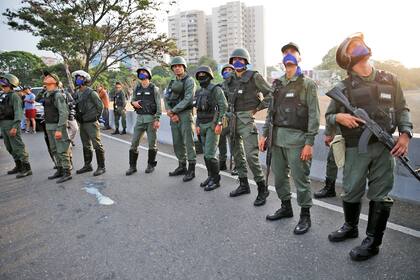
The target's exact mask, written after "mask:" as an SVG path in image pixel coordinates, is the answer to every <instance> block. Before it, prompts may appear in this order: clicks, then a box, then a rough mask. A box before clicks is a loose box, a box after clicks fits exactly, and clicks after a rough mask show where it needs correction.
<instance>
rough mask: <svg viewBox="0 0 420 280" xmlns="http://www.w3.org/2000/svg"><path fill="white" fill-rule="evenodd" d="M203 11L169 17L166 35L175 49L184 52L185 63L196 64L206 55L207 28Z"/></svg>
mask: <svg viewBox="0 0 420 280" xmlns="http://www.w3.org/2000/svg"><path fill="white" fill-rule="evenodd" d="M206 20H207V19H206V16H205V14H204V12H203V11H197V10H192V11H185V12H181V13H178V14H176V15H173V16H170V17H169V19H168V31H169V32H168V33H169V37H170V38H174V39H175V41H176V44H177V47H178V48H179V49H181V50H183V51H184V53H185V59H186V60H187V63H194V64H197V63H198V61H199V59H200V57H202V56H206V55H207V27H206Z"/></svg>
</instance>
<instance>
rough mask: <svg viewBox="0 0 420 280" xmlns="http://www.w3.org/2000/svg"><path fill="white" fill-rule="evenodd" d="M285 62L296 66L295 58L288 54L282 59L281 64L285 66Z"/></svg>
mask: <svg viewBox="0 0 420 280" xmlns="http://www.w3.org/2000/svg"><path fill="white" fill-rule="evenodd" d="M287 62H292V63H293V64H294V65H298V61H297V59H296V57H295V56H294V55H292V54H290V53H288V54H287V55H286V56H285V57H283V64H284V65H286V64H287Z"/></svg>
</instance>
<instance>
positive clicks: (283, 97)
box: [259, 43, 319, 234]
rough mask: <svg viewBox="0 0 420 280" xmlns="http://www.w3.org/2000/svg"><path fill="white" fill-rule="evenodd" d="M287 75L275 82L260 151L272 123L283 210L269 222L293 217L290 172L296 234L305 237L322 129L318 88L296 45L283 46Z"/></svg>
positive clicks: (275, 176) (273, 168) (278, 187)
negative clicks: (315, 155)
mask: <svg viewBox="0 0 420 280" xmlns="http://www.w3.org/2000/svg"><path fill="white" fill-rule="evenodd" d="M281 51H282V53H283V64H284V65H285V67H286V73H285V75H283V76H282V77H281V78H280V79H276V80H275V81H274V82H273V88H274V93H273V101H272V106H271V107H270V109H269V111H268V114H267V118H266V122H265V125H264V129H263V131H264V134H263V135H264V136H263V137H261V138H260V142H259V146H260V149H261V150H263V149H264V143H265V140H266V136H267V135H268V133H269V131H268V128H269V125H270V122H271V123H272V125H273V128H272V129H273V131H272V135H273V138H272V144H271V145H272V146H271V148H272V165H273V166H272V170H273V174H274V180H275V187H276V192H277V195H278V197H279V198H280V199H281V204H282V205H281V208H280V209H278V210H277V211H276V212H275V213H274V214H273V215H268V216H267V220H269V221H274V220H279V219H282V218H290V217H293V210H292V204H291V200H290V199H291V193H290V182H289V171H291V175H292V177H293V181H294V183H295V186H296V192H297V202H298V205H299V206H300V207H301V212H300V219H299V222H298V224H297V225H296V227H295V229H294V231H293V232H294V233H295V234H304V233H306V232H307V231H308V230H309V228H310V227H311V217H310V211H309V209H310V208H311V206H312V198H311V187H310V181H309V173H310V169H311V159H312V152H313V150H312V146H313V144H314V140H315V136H316V135H317V134H318V130H319V103H318V97H317V86H316V84H315V82H314V81H313V80H311V79H310V78H308V77H306V76H305V75H304V74H303V73H302V71H301V69H300V67H299V66H298V63H299V61H300V51H299V48H298V46H297V45H296V44H294V43H289V44H286V45H284V46H283V47H282V49H281Z"/></svg>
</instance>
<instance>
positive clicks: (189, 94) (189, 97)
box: [172, 77, 195, 113]
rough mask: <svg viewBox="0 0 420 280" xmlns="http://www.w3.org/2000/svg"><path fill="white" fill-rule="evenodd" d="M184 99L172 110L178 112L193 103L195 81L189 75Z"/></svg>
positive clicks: (185, 85)
mask: <svg viewBox="0 0 420 280" xmlns="http://www.w3.org/2000/svg"><path fill="white" fill-rule="evenodd" d="M184 91H185V92H184V99H182V100H181V101H180V102H179V103H178V104H177V105H176V106H175V107H173V108H172V112H174V113H178V112H181V111H183V110H185V108H187V107H188V106H191V105H192V103H193V98H194V92H195V83H194V80H193V78H191V77H189V78H188V79H187V80H186V81H185V84H184Z"/></svg>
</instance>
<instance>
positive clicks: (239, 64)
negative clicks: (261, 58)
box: [233, 60, 245, 69]
mask: <svg viewBox="0 0 420 280" xmlns="http://www.w3.org/2000/svg"><path fill="white" fill-rule="evenodd" d="M233 67H235V69H243V68H245V64H244V63H242V62H240V61H239V60H237V61H235V63H233Z"/></svg>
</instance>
